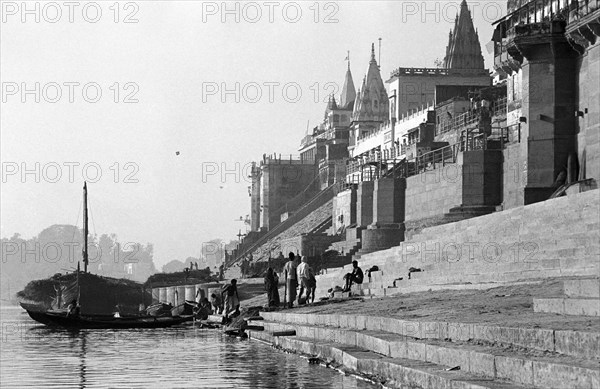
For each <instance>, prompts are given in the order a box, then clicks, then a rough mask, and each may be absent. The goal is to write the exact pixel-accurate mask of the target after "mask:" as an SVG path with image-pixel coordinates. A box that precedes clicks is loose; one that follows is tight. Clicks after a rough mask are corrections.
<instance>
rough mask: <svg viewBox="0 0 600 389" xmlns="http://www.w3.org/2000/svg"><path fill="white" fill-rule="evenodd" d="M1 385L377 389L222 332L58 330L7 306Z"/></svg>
mask: <svg viewBox="0 0 600 389" xmlns="http://www.w3.org/2000/svg"><path fill="white" fill-rule="evenodd" d="M2 321H3V326H2V332H3V333H2V349H1V361H0V370H1V371H0V376H1V378H0V387H2V388H17V387H18V388H21V387H57V388H97V387H110V388H156V387H159V388H171V387H177V388H199V387H201V388H232V387H234V388H290V389H291V388H303V389H305V388H306V389H309V388H373V387H376V386H374V385H371V384H369V383H366V382H364V381H360V380H356V379H355V378H353V377H345V376H343V375H340V374H338V373H337V372H335V371H333V370H329V369H326V368H323V367H321V366H315V365H309V364H308V362H307V361H306V360H304V359H301V358H299V357H297V356H294V355H289V354H285V353H283V352H280V351H278V350H275V349H273V348H271V347H269V346H268V345H265V344H262V343H258V342H254V341H247V340H239V339H235V338H230V337H227V336H223V335H222V334H221V333H220V332H218V331H214V330H203V329H190V328H170V329H139V330H120V331H112V330H78V331H71V330H53V329H48V328H47V327H43V326H38V325H36V323H35V322H33V321H31V319H29V317H28V316H27V315H26V314H25V315H22V314H21V311H20V310H19V309H9V310H7V309H6V308H2Z"/></svg>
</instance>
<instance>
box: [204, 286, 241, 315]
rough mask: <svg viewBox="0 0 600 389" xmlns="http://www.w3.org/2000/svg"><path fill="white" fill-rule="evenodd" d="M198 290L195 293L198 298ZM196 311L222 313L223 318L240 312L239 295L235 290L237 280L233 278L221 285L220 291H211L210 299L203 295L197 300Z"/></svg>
mask: <svg viewBox="0 0 600 389" xmlns="http://www.w3.org/2000/svg"><path fill="white" fill-rule="evenodd" d="M199 293H200V291H198V293H197V294H196V298H198V295H199ZM196 309H197V311H203V312H205V313H206V314H207V315H208V314H213V313H214V314H223V316H225V318H229V316H234V315H239V314H240V297H239V295H238V290H237V280H235V279H233V280H231V282H230V283H229V284H225V285H223V287H222V289H221V293H212V294H211V295H210V300H209V299H208V298H207V297H203V298H201V299H200V301H199V302H198V306H197V308H196Z"/></svg>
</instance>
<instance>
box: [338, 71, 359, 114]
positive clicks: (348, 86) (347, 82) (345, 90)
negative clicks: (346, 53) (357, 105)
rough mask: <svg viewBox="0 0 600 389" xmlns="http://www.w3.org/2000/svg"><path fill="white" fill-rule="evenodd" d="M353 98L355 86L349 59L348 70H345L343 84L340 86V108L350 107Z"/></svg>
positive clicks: (352, 103)
mask: <svg viewBox="0 0 600 389" xmlns="http://www.w3.org/2000/svg"><path fill="white" fill-rule="evenodd" d="M355 100H356V88H355V87H354V81H353V80H352V73H351V72H350V61H348V70H346V77H345V78H344V86H343V87H342V95H341V97H340V108H342V109H352V107H354V101H355Z"/></svg>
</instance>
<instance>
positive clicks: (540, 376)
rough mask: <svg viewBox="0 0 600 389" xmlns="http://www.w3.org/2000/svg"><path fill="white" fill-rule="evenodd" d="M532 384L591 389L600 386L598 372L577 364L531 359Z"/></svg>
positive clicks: (544, 386) (543, 386) (546, 386)
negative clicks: (570, 364) (560, 363)
mask: <svg viewBox="0 0 600 389" xmlns="http://www.w3.org/2000/svg"><path fill="white" fill-rule="evenodd" d="M533 381H534V382H533V384H534V385H535V386H537V387H541V388H553V387H556V388H573V389H593V388H598V387H600V372H599V371H598V370H597V369H595V370H592V369H586V368H582V367H578V366H569V365H559V364H555V363H548V362H543V361H533Z"/></svg>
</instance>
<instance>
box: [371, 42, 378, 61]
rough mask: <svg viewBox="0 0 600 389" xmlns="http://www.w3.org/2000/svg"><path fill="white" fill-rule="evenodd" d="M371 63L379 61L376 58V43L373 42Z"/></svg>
mask: <svg viewBox="0 0 600 389" xmlns="http://www.w3.org/2000/svg"><path fill="white" fill-rule="evenodd" d="M371 63H377V60H376V59H375V43H371Z"/></svg>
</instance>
